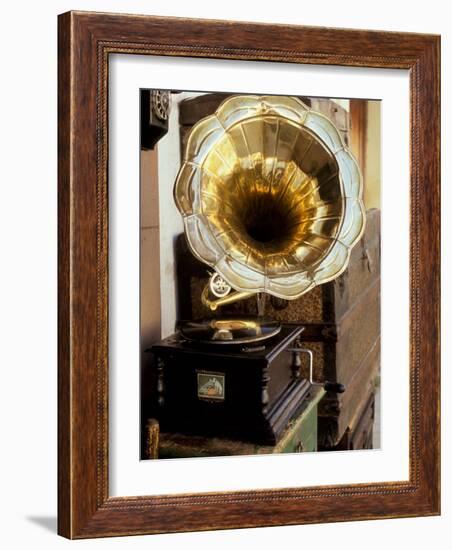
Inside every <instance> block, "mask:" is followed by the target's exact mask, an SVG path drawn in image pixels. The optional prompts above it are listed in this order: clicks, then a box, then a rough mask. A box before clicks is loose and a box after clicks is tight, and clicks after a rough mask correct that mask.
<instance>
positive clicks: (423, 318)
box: [58, 12, 440, 538]
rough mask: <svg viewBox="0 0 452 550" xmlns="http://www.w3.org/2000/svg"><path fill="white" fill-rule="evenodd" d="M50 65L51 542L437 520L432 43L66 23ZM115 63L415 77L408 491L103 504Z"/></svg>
mask: <svg viewBox="0 0 452 550" xmlns="http://www.w3.org/2000/svg"><path fill="white" fill-rule="evenodd" d="M58 47H59V62H58V73H59V74H58V85H59V95H58V99H59V103H58V116H59V126H58V153H59V159H58V209H59V214H58V215H59V221H58V231H59V242H58V293H59V294H58V299H59V315H58V340H59V343H58V364H59V367H58V400H59V405H58V406H59V413H58V423H59V427H58V457H59V470H58V501H59V502H58V532H59V533H60V534H61V535H63V536H65V537H68V538H87V537H102V536H115V535H132V534H146V533H159V532H177V531H198V530H209V529H228V528H238V527H259V526H271V525H291V524H302V523H316V522H325V521H328V522H332V521H351V520H362V519H373V518H393V517H409V516H427V515H437V514H439V511H440V422H439V411H440V408H439V395H440V391H439V390H440V388H439V384H440V375H439V347H440V344H439V322H440V321H439V312H440V306H439V297H440V294H439V254H440V248H439V246H440V237H439V230H440V229H439V228H440V221H439V220H440V217H439V208H440V187H439V180H440V143H439V139H440V138H439V135H440V125H439V112H440V111H439V107H440V99H439V97H440V96H439V93H440V84H439V79H440V68H439V67H440V38H439V37H438V36H433V35H423V34H409V33H394V32H392V33H390V32H380V31H378V32H376V31H364V30H343V29H329V28H320V27H319V28H314V27H300V26H290V25H284V26H281V25H263V24H254V23H231V22H224V21H207V20H190V19H179V18H162V17H148V16H137V15H121V14H101V13H89V12H69V13H65V14H63V15H60V16H59V39H58ZM113 53H127V54H140V55H159V56H185V57H204V58H218V59H240V60H265V61H276V62H278V61H280V62H286V63H287V62H290V63H300V64H322V65H323V64H328V65H341V66H351V67H356V66H358V67H373V68H396V69H407V70H409V73H410V107H411V121H410V126H411V130H410V132H411V133H410V141H411V149H410V160H411V176H410V177H411V183H410V201H411V202H410V427H409V430H410V458H409V471H410V476H409V480H408V481H400V482H385V483H368V484H354V485H335V486H322V487H313V488H309V487H296V488H291V489H271V490H253V491H234V492H226V493H208V494H201V493H196V494H183V495H162V496H152V497H144V496H143V497H128V496H124V497H110V496H109V492H108V174H107V166H108V163H107V161H108V154H107V151H108V149H107V146H108V103H107V92H108V61H109V55H110V54H113Z"/></svg>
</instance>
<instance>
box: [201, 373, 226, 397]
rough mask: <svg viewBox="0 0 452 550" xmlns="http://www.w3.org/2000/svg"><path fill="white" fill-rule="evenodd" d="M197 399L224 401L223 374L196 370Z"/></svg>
mask: <svg viewBox="0 0 452 550" xmlns="http://www.w3.org/2000/svg"><path fill="white" fill-rule="evenodd" d="M197 375H198V399H204V400H207V401H224V390H225V387H224V386H225V375H224V374H220V373H216V372H201V371H198V372H197Z"/></svg>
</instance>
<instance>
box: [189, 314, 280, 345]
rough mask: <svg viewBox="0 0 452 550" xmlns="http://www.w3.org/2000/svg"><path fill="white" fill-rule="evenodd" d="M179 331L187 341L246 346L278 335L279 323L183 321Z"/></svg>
mask: <svg viewBox="0 0 452 550" xmlns="http://www.w3.org/2000/svg"><path fill="white" fill-rule="evenodd" d="M179 330H180V332H181V333H182V336H184V338H187V340H192V341H196V342H199V343H205V344H223V345H224V344H244V343H249V342H259V341H261V340H266V339H267V338H271V337H272V336H275V335H276V334H278V332H279V331H280V330H281V325H280V323H279V322H278V321H273V320H271V319H260V318H255V317H254V318H253V317H247V318H219V319H208V320H205V321H198V322H197V321H182V322H180V323H179Z"/></svg>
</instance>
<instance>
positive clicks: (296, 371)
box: [286, 347, 345, 393]
mask: <svg viewBox="0 0 452 550" xmlns="http://www.w3.org/2000/svg"><path fill="white" fill-rule="evenodd" d="M286 351H287V352H289V353H293V361H292V367H291V368H292V376H293V378H295V379H297V378H300V368H301V357H300V355H301V354H302V353H306V354H307V355H308V357H309V383H310V384H311V385H312V386H322V387H323V389H324V390H325V391H330V392H334V393H344V391H345V386H344V385H343V384H340V383H339V382H329V381H325V382H315V381H314V380H313V375H314V354H313V353H312V351H311V350H310V349H305V348H298V347H294V348H287V349H286Z"/></svg>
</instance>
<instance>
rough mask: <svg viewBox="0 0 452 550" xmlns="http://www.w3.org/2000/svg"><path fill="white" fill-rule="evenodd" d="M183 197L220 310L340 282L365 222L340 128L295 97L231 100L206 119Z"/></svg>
mask: <svg viewBox="0 0 452 550" xmlns="http://www.w3.org/2000/svg"><path fill="white" fill-rule="evenodd" d="M174 197H175V201H176V204H177V207H178V209H179V211H180V213H181V214H182V216H183V219H184V228H185V233H186V236H187V240H188V243H189V245H190V248H191V250H192V252H193V254H194V255H195V256H196V257H197V258H198V259H200V260H201V261H202V262H204V263H206V264H208V265H209V266H211V267H212V268H213V269H214V270H215V274H214V277H215V280H213V279H211V281H210V285H209V286H208V287H206V289H205V290H204V292H203V301H204V303H205V304H206V305H208V306H209V307H211V309H216V307H218V306H219V305H222V304H223V303H230V302H232V301H235V300H237V299H241V298H244V297H247V296H249V295H251V294H255V293H268V294H272V295H274V296H277V297H279V298H283V299H286V300H291V299H294V298H298V297H300V296H301V295H302V294H304V293H305V292H307V291H309V290H311V289H312V288H313V287H314V286H315V285H319V284H322V283H325V282H327V281H331V280H332V279H334V278H336V277H338V276H339V275H340V274H341V273H342V272H343V271H344V270H345V268H346V267H347V264H348V260H349V256H350V250H351V248H352V247H353V246H354V244H355V243H356V242H357V241H358V239H359V238H360V236H361V235H362V232H363V230H364V224H365V211H364V206H363V202H362V179H361V174H360V170H359V168H358V165H357V163H356V161H355V160H354V158H353V156H352V155H351V153H350V152H349V150H348V149H347V147H346V146H345V145H344V143H343V141H342V138H341V136H340V134H339V132H338V130H337V129H336V127H335V126H334V124H333V123H332V122H331V121H330V120H329V119H328V118H327V117H325V116H323V115H321V114H319V113H317V112H315V111H312V110H311V109H309V107H307V106H306V105H305V104H304V103H303V102H301V101H300V100H299V99H297V98H294V97H280V96H252V95H245V96H232V97H231V98H229V99H226V100H225V101H224V102H223V103H222V104H221V105H220V106H219V108H218V109H217V111H216V112H215V114H213V115H211V116H209V117H207V118H204V119H202V120H201V121H199V122H198V123H197V124H196V125H195V126H194V127H193V128H192V130H191V133H190V136H189V139H188V142H187V146H186V150H185V156H184V161H183V164H182V166H181V168H180V171H179V174H178V177H177V179H176V183H175V186H174ZM230 288H232V289H234V290H235V291H236V292H235V293H230V292H229V289H230ZM211 296H213V297H214V298H215V299H211Z"/></svg>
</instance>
